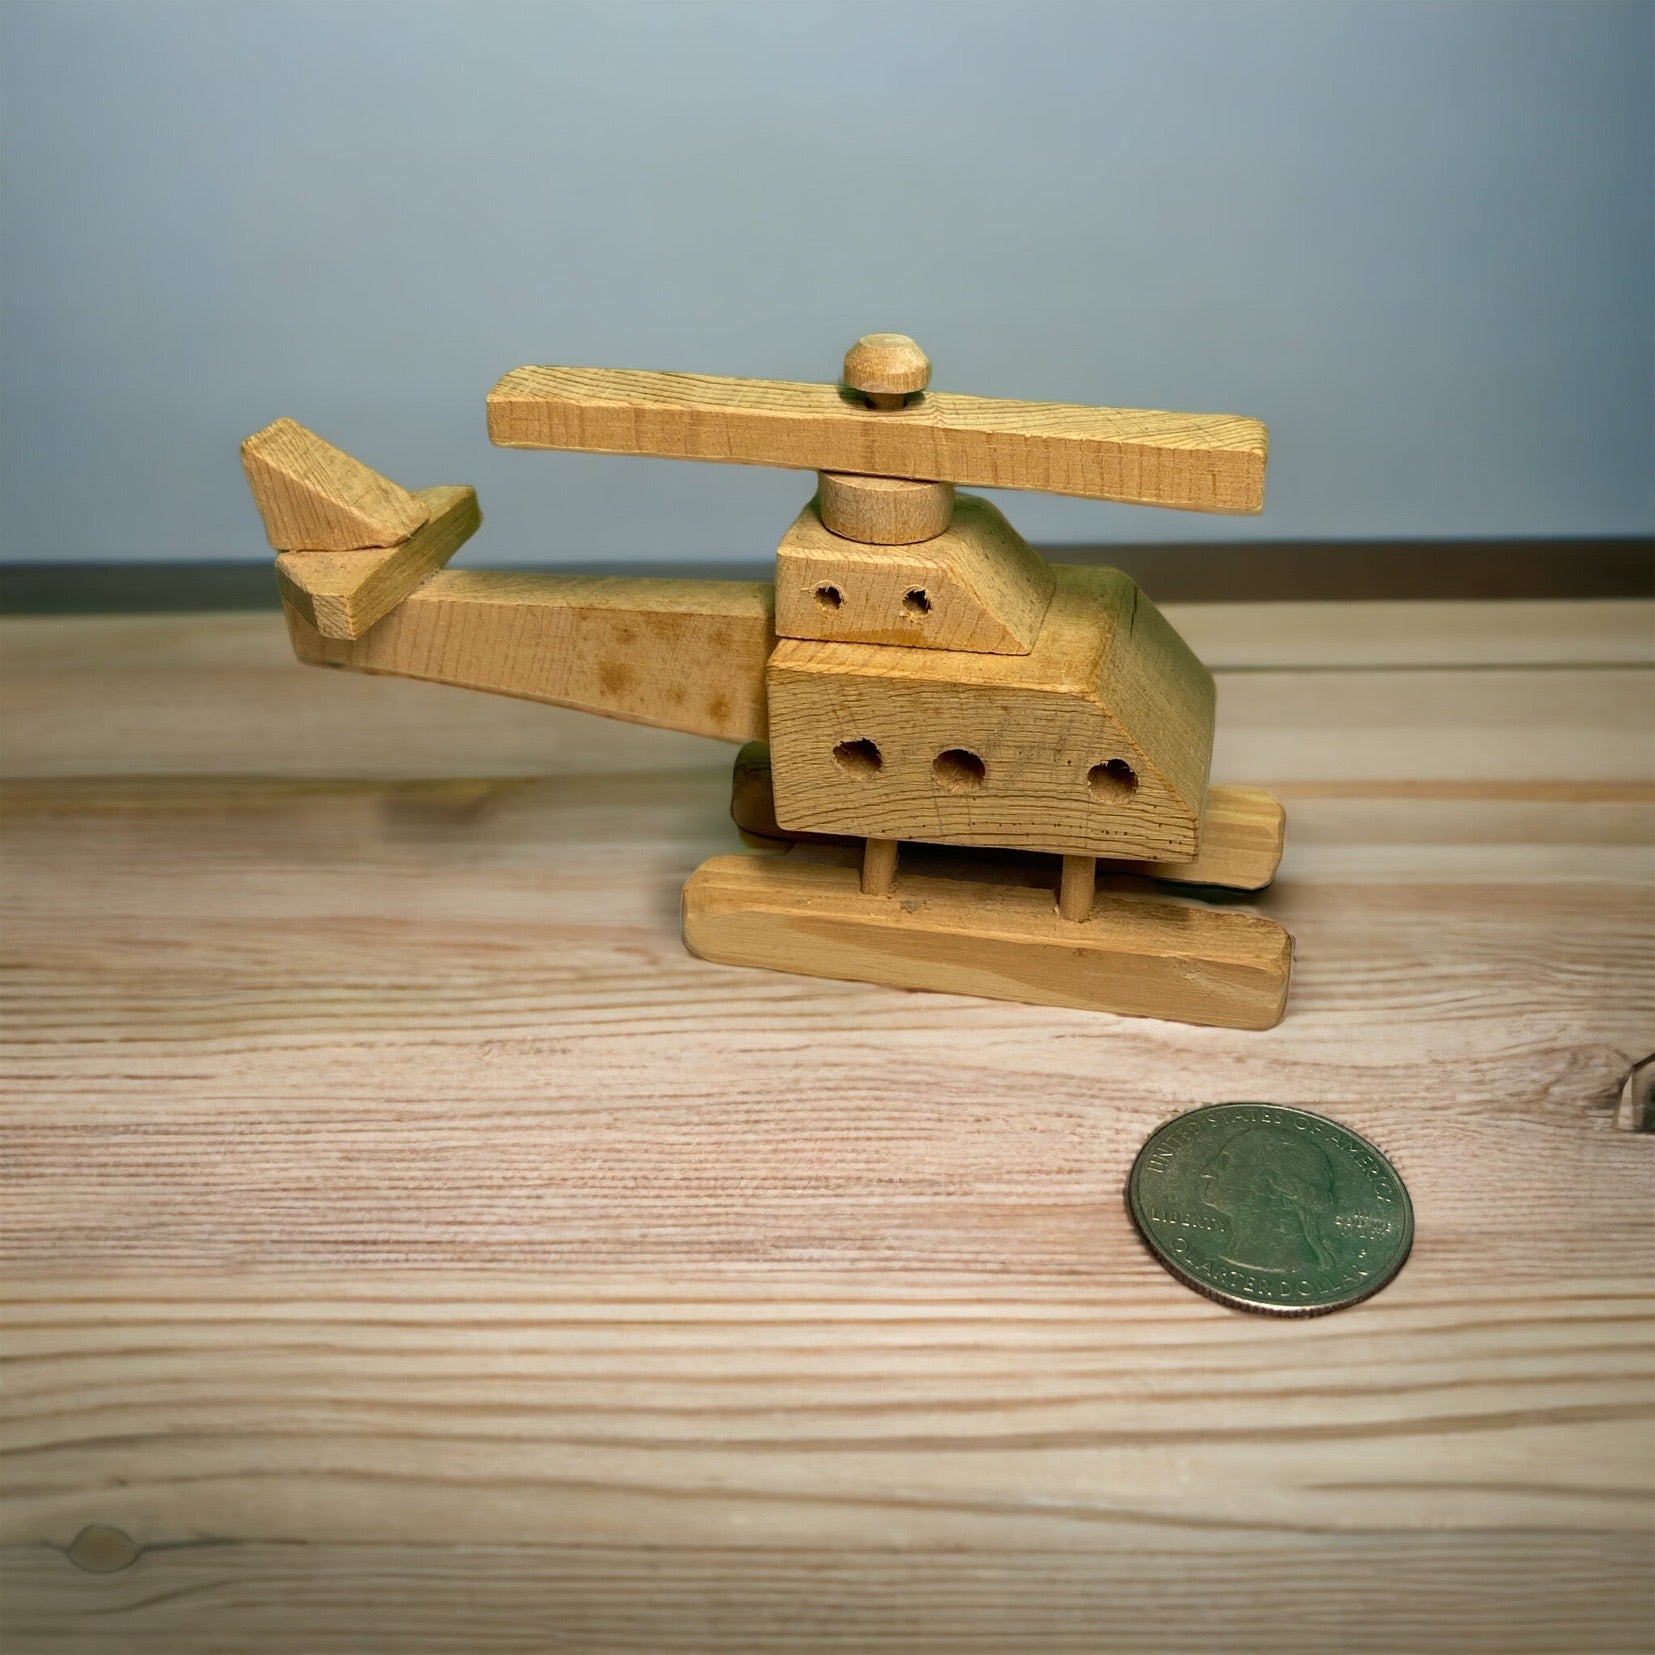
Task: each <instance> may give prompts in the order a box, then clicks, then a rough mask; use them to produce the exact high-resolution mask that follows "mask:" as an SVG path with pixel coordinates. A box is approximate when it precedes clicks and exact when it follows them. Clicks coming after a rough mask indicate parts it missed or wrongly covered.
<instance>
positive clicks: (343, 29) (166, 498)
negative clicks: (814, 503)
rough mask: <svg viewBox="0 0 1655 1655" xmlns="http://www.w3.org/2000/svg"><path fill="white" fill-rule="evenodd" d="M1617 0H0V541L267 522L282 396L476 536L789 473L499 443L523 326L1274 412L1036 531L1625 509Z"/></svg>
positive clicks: (1631, 375)
mask: <svg viewBox="0 0 1655 1655" xmlns="http://www.w3.org/2000/svg"><path fill="white" fill-rule="evenodd" d="M1652 17H1655V11H1652V8H1651V7H1650V5H1648V4H1647V3H1646V0H1561V3H1549V0H1529V3H1525V4H1516V3H1506V0H1486V3H1483V0H1474V3H1467V0H1426V3H1424V4H1415V3H1410V0H1391V3H1385V4H1381V3H1375V0H1355V3H1347V0H1323V3H1320V4H1308V3H1305V4H1301V3H1293V0H1288V3H1275V0H1221V3H1218V4H1206V3H1194V0H1167V3H1136V0H1125V3H1118V4H1110V3H1094V4H1080V3H1055V4H1054V3H1042V0H1018V3H1011V0H1002V3H998V4H980V3H975V0H930V3H911V0H878V3H873V4H867V3H861V0H834V3H800V4H780V3H771V4H765V3H759V0H745V3H735V4H725V3H706V0H660V3H652V0H608V3H600V4H590V3H583V0H575V3H563V4H524V5H517V4H506V3H500V0H492V3H479V0H467V3H463V4H461V3H441V0H427V3H424V4H397V3H379V0H342V3H326V0H282V3H262V0H259V3H249V0H235V3H228V0H227V3H222V4H206V3H200V0H185V3H181V4H170V3H150V0H142V3H141V0H105V3H101V4H66V3H57V0H51V3H41V0H9V3H8V4H6V5H5V6H4V8H3V11H0V28H3V38H0V48H3V56H0V75H3V84H0V121H3V146H4V147H3V165H4V180H3V194H0V202H3V207H0V211H3V215H4V216H3V222H0V256H3V269H0V351H3V356H0V369H3V375H4V400H3V408H0V421H3V428H0V457H3V461H0V463H3V476H0V552H3V554H4V555H5V556H6V557H8V558H10V559H13V560H31V561H34V560H42V559H53V558H60V559H67V560H73V559H107V558H131V559H146V558H155V559H171V558H180V557H185V558H203V559H207V558H223V557H237V556H246V557H255V556H261V555H263V541H262V537H261V535H260V533H259V530H258V526H257V521H256V519H255V517H254V515H253V512H252V509H251V506H250V505H249V503H248V501H247V499H246V496H245V492H244V490H243V487H242V484H241V480H240V476H239V469H238V467H237V464H236V445H237V442H238V440H239V439H240V438H241V437H242V436H243V435H244V434H245V433H246V432H248V431H250V430H252V429H254V428H255V427H257V426H259V425H261V424H263V423H264V422H265V421H267V420H268V419H270V418H272V417H274V416H275V415H276V414H278V413H287V414H291V415H293V416H295V417H296V418H298V419H300V420H303V421H305V422H306V423H308V424H310V425H313V426H314V427H316V428H317V429H318V430H320V431H321V432H322V433H323V434H324V435H326V436H328V437H330V438H332V439H333V440H334V441H337V442H339V443H341V444H342V445H344V446H345V447H347V448H349V449H351V450H352V451H353V452H356V453H357V454H359V455H360V456H361V457H362V458H364V459H366V460H367V461H369V463H371V464H373V465H375V466H377V467H379V468H380V469H382V470H384V471H386V472H388V473H389V474H390V475H392V476H394V477H396V478H397V479H398V480H399V481H402V482H404V483H407V484H408V485H410V486H422V485H425V484H428V483H434V482H472V483H475V484H476V485H477V486H478V487H479V489H480V490H481V493H482V497H483V504H484V510H485V513H486V515H487V518H488V522H487V523H486V524H485V527H484V530H483V535H482V537H481V539H480V540H479V542H478V543H477V547H476V550H475V551H474V552H468V553H467V554H466V555H468V556H471V557H473V558H475V559H476V560H478V561H488V562H509V561H514V560H528V561H557V560H569V561H585V560H590V559H594V558H628V557H636V558H642V559H649V560H661V559H668V558H674V557H678V556H683V557H685V558H709V557H711V558H720V559H725V558H742V557H749V556H750V557H752V558H753V559H755V560H759V559H762V558H764V557H767V556H768V555H769V554H770V552H771V551H772V550H773V549H774V544H775V541H776V538H777V535H778V533H779V531H780V529H781V528H782V527H783V526H785V524H786V522H787V521H788V520H789V519H790V517H791V515H792V513H793V511H794V510H795V509H796V507H797V503H798V501H799V499H800V498H801V497H802V491H803V489H804V487H805V484H804V481H803V479H801V478H800V477H798V476H796V475H790V474H786V473H767V472H760V471H754V470H748V469H735V468H723V467H704V466H686V465H674V464H672V463H670V462H654V461H632V460H621V459H603V458H596V459H595V458H588V457H580V456H568V455H537V454H519V453H506V452H503V451H499V450H494V449H491V448H490V447H489V446H488V444H487V441H486V438H485V435H484V430H483V413H482V403H483V395H484V392H485V391H486V389H487V388H488V386H489V385H490V384H491V383H492V381H493V380H494V379H495V378H496V377H497V376H498V375H499V374H500V373H501V372H503V371H504V370H505V369H507V368H509V367H512V366H514V365H516V364H518V363H520V362H525V361H553V362H578V363H602V364H612V365H625V366H636V367H667V368H683V369H692V370H703V371H710V372H725V373H738V374H758V375H774V376H781V377H793V378H827V377H831V376H832V375H833V374H834V372H835V371H836V367H837V363H838V359H839V355H840V353H841V352H842V351H843V349H844V347H845V345H846V344H847V343H848V342H849V341H850V340H851V339H852V338H854V337H855V336H856V335H857V334H859V333H862V332H865V331H869V330H873V329H900V330H903V331H906V332H911V333H913V334H915V335H916V336H917V337H918V338H919V339H920V340H921V341H922V342H923V343H924V344H925V345H926V347H927V348H928V349H929V351H930V353H931V355H932V358H933V361H934V362H935V364H936V374H935V382H936V383H937V384H939V385H941V386H944V387H947V388H951V389H961V390H972V391H978V392H983V393H986V394H990V395H1002V396H1029V397H1049V398H1063V399H1073V400H1080V401H1104V402H1115V403H1123V404H1130V405H1139V406H1160V407H1176V408H1189V409H1217V410H1235V411H1240V412H1247V413H1253V414H1257V415H1259V416H1261V417H1263V418H1265V419H1267V420H1268V421H1269V422H1270V425H1271V428H1272V435H1273V445H1274V446H1273V455H1272V461H1271V488H1270V498H1269V504H1268V506H1267V509H1266V512H1265V515H1264V516H1263V517H1261V518H1258V519H1245V520H1241V519H1230V518H1205V517H1196V516H1189V515H1185V514H1174V513H1158V512H1151V511H1147V510H1142V509H1134V508H1129V507H1111V506H1097V505H1090V504H1086V503H1083V502H1077V501H1060V500H1046V499H1042V498H1039V497H1033V496H1025V497H1021V498H1019V499H1018V500H1017V501H1016V502H1015V503H1014V504H1013V505H1012V506H1011V509H1012V511H1013V513H1014V516H1015V520H1016V521H1017V523H1018V525H1019V526H1020V527H1021V528H1022V529H1023V530H1024V532H1025V533H1027V534H1028V535H1029V536H1030V537H1031V538H1035V539H1040V540H1044V541H1063V540H1071V541H1073V540H1109V539H1114V540H1147V539H1160V540H1165V539H1182V540H1195V539H1211V538H1220V539H1228V538H1239V537H1250V536H1259V537H1268V538H1272V539H1283V538H1300V537H1302V538H1320V537H1339V538H1345V537H1391V536H1422V537H1453V536H1481V535H1494V536H1508V535H1577V534H1578V535H1596V534H1620V533H1640V532H1648V531H1649V530H1650V528H1651V527H1652V520H1655V507H1652V493H1651V476H1650V472H1651V452H1652V445H1655V430H1652V374H1655V312H1652V305H1651V294H1652V291H1655V249H1652V244H1655V175H1652V115H1651V84H1652V82H1651V53H1652V42H1655V30H1652Z"/></svg>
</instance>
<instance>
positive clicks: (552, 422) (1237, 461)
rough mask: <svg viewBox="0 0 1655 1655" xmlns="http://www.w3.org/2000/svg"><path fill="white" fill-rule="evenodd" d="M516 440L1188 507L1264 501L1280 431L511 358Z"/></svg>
mask: <svg viewBox="0 0 1655 1655" xmlns="http://www.w3.org/2000/svg"><path fill="white" fill-rule="evenodd" d="M488 431H489V437H490V438H491V439H492V440H493V441H494V442H496V443H499V444H500V445H501V446H502V447H505V448H562V449H576V450H579V451H581V452H583V453H588V454H651V455H656V456H659V457H661V458H665V459H673V460H718V461H722V462H724V463H726V464H731V465H771V466H784V467H792V468H794V469H797V470H800V471H849V472H855V473H858V474H860V475H864V476H878V477H912V478H918V479H921V480H923V481H929V482H937V483H959V484H962V485H964V486H965V487H968V488H1016V489H1039V490H1041V491H1043V492H1045V493H1047V494H1077V495H1081V496H1083V497H1085V498H1086V499H1091V500H1121V501H1126V502H1129V503H1132V504H1136V505H1144V506H1172V507H1177V508H1179V509H1181V510H1184V511H1209V512H1231V513H1250V512H1257V511H1260V510H1262V509H1263V506H1264V468H1265V461H1266V458H1267V456H1268V452H1269V439H1268V437H1267V435H1266V433H1265V429H1264V427H1263V426H1262V425H1261V424H1260V423H1259V422H1258V421H1257V420H1255V419H1247V418H1244V417H1243V416H1241V415H1239V414H1171V413H1162V412H1160V411H1159V410H1155V409H1142V408H1083V407H1079V406H1074V405H1071V404H1068V403H1061V402H1008V401H1001V400H997V399H995V398H991V397H974V396H959V395H955V394H952V393H950V392H947V391H927V392H926V393H925V394H924V396H922V397H917V398H915V399H913V400H912V401H910V402H909V403H908V404H907V405H906V406H905V407H902V408H891V409H873V408H866V407H862V406H861V405H860V404H858V403H857V402H855V401H854V400H851V398H850V396H849V394H848V393H846V392H844V391H843V390H842V389H841V388H840V387H839V386H837V385H817V384H809V383H804V382H799V381H788V380H768V379H727V378H720V377H718V376H715V375H712V374H678V373H651V372H646V371H640V370H634V369H623V368H561V367H545V368H539V367H527V368H514V369H513V370H512V371H511V372H510V373H508V374H507V375H506V376H505V377H504V378H503V379H501V380H500V382H499V383H498V384H497V385H496V386H495V387H494V389H493V390H492V391H491V392H489V397H488Z"/></svg>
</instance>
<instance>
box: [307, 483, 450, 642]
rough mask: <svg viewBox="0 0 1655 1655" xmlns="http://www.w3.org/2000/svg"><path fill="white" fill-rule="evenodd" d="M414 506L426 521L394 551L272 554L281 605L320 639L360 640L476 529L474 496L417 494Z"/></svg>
mask: <svg viewBox="0 0 1655 1655" xmlns="http://www.w3.org/2000/svg"><path fill="white" fill-rule="evenodd" d="M418 499H419V502H420V504H421V505H422V506H423V507H424V508H425V510H426V512H427V514H428V515H427V517H426V521H425V522H424V523H422V524H421V525H420V526H419V528H417V529H416V530H415V531H414V532H413V533H412V534H411V535H410V536H409V537H408V538H407V539H406V540H405V541H403V542H402V543H401V544H400V545H397V546H387V547H383V548H379V549H377V550H367V551H354V552H280V553H278V554H277V557H276V579H277V580H278V581H279V582H280V583H281V588H282V597H283V600H284V601H285V602H287V603H289V604H291V605H292V606H293V607H294V608H295V609H297V610H298V611H299V613H300V615H302V616H303V617H304V619H305V621H306V622H308V623H309V625H311V626H313V627H314V628H315V629H316V630H317V631H318V632H320V633H321V634H322V636H323V637H324V638H360V637H361V636H362V634H363V633H365V632H366V631H367V630H368V628H369V627H371V626H372V625H373V624H374V623H375V622H376V621H379V620H383V619H384V617H385V616H387V615H388V614H390V612H391V611H392V610H393V609H395V608H396V606H397V605H398V604H399V603H401V602H402V600H403V599H404V598H405V597H407V596H408V595H409V593H411V592H413V591H414V590H415V589H416V588H417V587H418V586H419V585H420V583H421V582H422V581H424V580H425V579H426V578H427V577H429V576H431V575H433V574H435V573H436V572H437V570H439V569H440V568H442V566H443V565H444V564H445V563H447V562H448V560H449V559H450V558H451V557H452V556H453V555H454V554H455V553H456V552H457V551H458V550H459V549H460V547H461V546H463V545H464V544H465V543H466V541H467V540H469V539H470V538H471V536H472V535H474V534H475V533H476V532H477V530H478V529H479V528H480V527H481V526H482V521H483V514H482V513H481V512H480V511H479V510H478V509H477V491H476V490H475V489H472V488H464V487H459V488H455V487H437V488H428V489H421V490H420V492H419V495H418Z"/></svg>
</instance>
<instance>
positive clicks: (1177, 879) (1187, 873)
mask: <svg viewBox="0 0 1655 1655" xmlns="http://www.w3.org/2000/svg"><path fill="white" fill-rule="evenodd" d="M730 816H731V819H732V820H733V821H734V822H735V824H736V826H737V827H738V828H739V829H740V830H741V832H742V834H743V835H744V836H745V842H747V843H748V844H749V845H752V846H757V847H758V848H761V849H767V850H772V849H773V850H783V849H785V848H786V846H787V845H788V844H789V843H791V840H790V838H789V836H788V835H787V834H785V833H783V831H782V828H781V824H780V823H779V822H777V820H776V791H775V783H774V778H773V776H772V774H771V769H770V749H769V747H768V746H767V745H766V744H765V743H764V742H762V741H750V742H748V743H747V745H746V746H744V747H743V748H742V749H741V750H740V751H739V752H738V753H737V754H736V760H735V764H734V765H733V766H732V767H731V786H730ZM1286 833H1287V813H1286V812H1285V811H1284V810H1283V809H1282V807H1281V801H1280V800H1278V799H1275V798H1273V797H1272V796H1271V795H1270V794H1269V793H1267V792H1265V790H1264V789H1263V788H1262V787H1233V786H1228V787H1227V786H1224V785H1222V784H1220V785H1218V786H1214V787H1209V788H1208V789H1207V800H1206V803H1205V805H1204V806H1203V807H1202V811H1201V849H1200V852H1199V853H1198V854H1197V855H1196V857H1195V858H1194V860H1192V861H1189V862H1133V861H1124V862H1110V863H1106V864H1105V868H1106V871H1108V872H1109V873H1111V874H1137V875H1140V876H1142V877H1144V878H1148V879H1159V880H1163V881H1170V882H1171V883H1173V884H1175V885H1217V886H1223V887H1226V888H1228V889H1230V890H1234V891H1260V890H1263V889H1264V887H1265V886H1266V885H1268V884H1269V883H1270V881H1271V880H1272V879H1274V878H1275V877H1276V869H1277V868H1278V867H1280V866H1281V857H1282V845H1283V843H1284V841H1285V839H1286ZM802 837H803V839H804V840H805V841H806V842H807V843H825V844H840V845H851V844H854V843H855V840H854V839H853V838H851V837H848V836H845V835H834V834H805V835H803V836H802ZM864 888H866V887H864Z"/></svg>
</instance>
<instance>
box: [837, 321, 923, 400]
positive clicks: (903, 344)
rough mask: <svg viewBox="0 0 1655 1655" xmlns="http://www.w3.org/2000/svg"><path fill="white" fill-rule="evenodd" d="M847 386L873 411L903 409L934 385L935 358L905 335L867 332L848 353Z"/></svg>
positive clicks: (846, 359)
mask: <svg viewBox="0 0 1655 1655" xmlns="http://www.w3.org/2000/svg"><path fill="white" fill-rule="evenodd" d="M845 383H846V385H848V386H849V387H850V388H851V390H853V391H860V392H861V393H862V395H863V396H865V397H866V398H867V399H868V406H869V407H870V408H900V407H901V406H902V405H903V403H904V402H906V401H907V400H908V398H909V397H910V396H911V395H912V394H913V393H914V392H915V391H923V390H924V389H925V387H926V386H927V385H929V384H930V383H931V359H930V357H928V356H927V355H926V354H925V352H924V351H922V350H921V349H920V348H919V346H918V345H916V344H915V343H914V341H913V340H912V339H910V338H909V337H908V335H907V334H905V333H865V334H863V336H862V337H861V338H860V339H858V340H857V341H856V343H855V344H854V345H852V346H851V348H850V349H849V350H848V351H846V352H845Z"/></svg>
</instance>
